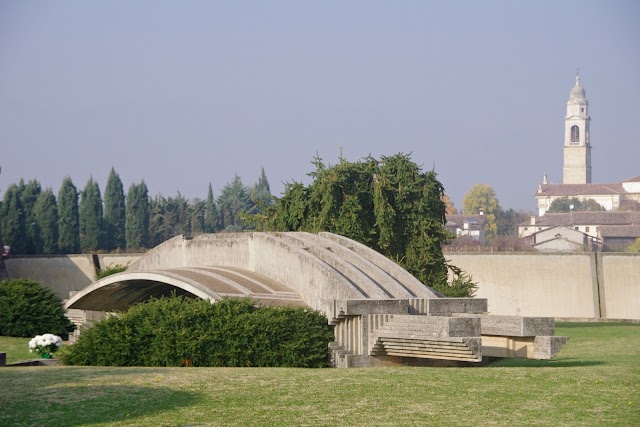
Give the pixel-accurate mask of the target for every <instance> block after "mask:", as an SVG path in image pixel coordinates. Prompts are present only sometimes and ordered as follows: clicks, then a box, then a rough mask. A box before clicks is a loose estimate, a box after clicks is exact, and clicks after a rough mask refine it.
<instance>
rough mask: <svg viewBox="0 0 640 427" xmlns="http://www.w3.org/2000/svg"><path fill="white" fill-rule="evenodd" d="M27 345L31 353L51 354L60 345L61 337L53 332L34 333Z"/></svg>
mask: <svg viewBox="0 0 640 427" xmlns="http://www.w3.org/2000/svg"><path fill="white" fill-rule="evenodd" d="M28 346H29V351H30V352H31V353H41V354H42V353H47V354H53V353H55V352H56V351H57V350H58V349H59V348H60V347H62V338H60V337H59V336H57V335H54V334H44V335H36V336H35V337H33V338H32V339H31V340H30V341H29V344H28Z"/></svg>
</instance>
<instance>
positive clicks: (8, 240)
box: [0, 184, 27, 255]
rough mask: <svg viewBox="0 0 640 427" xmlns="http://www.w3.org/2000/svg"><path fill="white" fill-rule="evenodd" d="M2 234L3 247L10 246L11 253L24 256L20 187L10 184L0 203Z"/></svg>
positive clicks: (25, 240) (24, 245)
mask: <svg viewBox="0 0 640 427" xmlns="http://www.w3.org/2000/svg"><path fill="white" fill-rule="evenodd" d="M0 216H1V218H0V219H1V220H2V232H3V239H4V241H3V242H2V243H3V244H4V245H7V246H11V253H12V254H14V255H24V254H25V253H26V250H27V245H26V242H27V233H26V229H25V215H24V210H23V209H22V203H21V202H20V187H18V186H17V185H15V184H11V185H10V186H9V188H7V191H6V192H5V193H4V200H3V202H2V212H1V215H0Z"/></svg>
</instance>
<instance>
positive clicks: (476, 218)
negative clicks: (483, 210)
mask: <svg viewBox="0 0 640 427" xmlns="http://www.w3.org/2000/svg"><path fill="white" fill-rule="evenodd" d="M465 222H466V223H468V224H478V225H485V224H486V223H487V217H486V216H485V215H447V224H446V226H447V227H456V226H459V227H462V226H463V225H464V223H465Z"/></svg>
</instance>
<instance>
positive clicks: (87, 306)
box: [65, 271, 221, 311]
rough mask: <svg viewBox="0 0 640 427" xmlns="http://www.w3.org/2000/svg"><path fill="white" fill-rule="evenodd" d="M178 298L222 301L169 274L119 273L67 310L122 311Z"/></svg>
mask: <svg viewBox="0 0 640 427" xmlns="http://www.w3.org/2000/svg"><path fill="white" fill-rule="evenodd" d="M172 292H176V294H178V295H184V296H190V297H192V298H202V299H206V300H211V301H214V300H219V299H221V296H219V295H218V294H216V293H215V292H213V291H212V290H211V289H208V288H206V287H205V286H202V285H201V284H199V283H197V282H195V281H193V280H189V279H186V278H184V277H180V276H178V275H175V274H171V273H168V272H155V271H147V272H134V273H127V272H124V273H118V274H113V275H111V276H107V277H105V278H103V279H100V280H98V281H97V282H94V283H92V284H91V285H89V286H87V287H86V288H84V289H83V290H82V291H80V292H78V293H77V294H75V295H74V296H73V297H71V298H70V299H69V300H68V301H67V302H66V303H65V308H67V309H81V310H95V311H120V310H126V309H128V308H129V307H130V306H131V305H133V304H136V303H139V302H142V301H145V300H148V299H149V298H151V297H152V296H153V297H156V298H157V297H161V296H168V295H171V293H172Z"/></svg>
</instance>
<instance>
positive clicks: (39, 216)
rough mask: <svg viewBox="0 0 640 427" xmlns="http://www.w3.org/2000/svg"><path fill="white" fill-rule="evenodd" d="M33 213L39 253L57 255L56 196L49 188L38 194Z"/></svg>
mask: <svg viewBox="0 0 640 427" xmlns="http://www.w3.org/2000/svg"><path fill="white" fill-rule="evenodd" d="M34 211H35V219H36V224H37V225H38V229H39V230H40V241H41V246H40V252H39V253H44V254H55V253H58V238H59V235H58V206H57V204H56V196H54V195H53V191H51V189H50V188H48V189H46V190H45V191H43V192H42V193H40V196H38V200H37V201H36V206H35V208H34Z"/></svg>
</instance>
